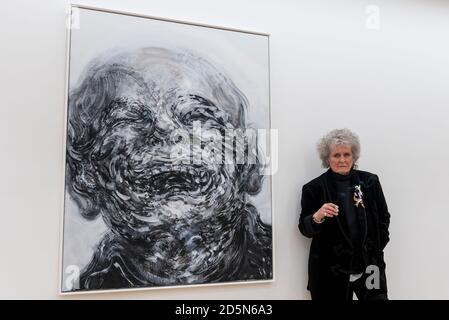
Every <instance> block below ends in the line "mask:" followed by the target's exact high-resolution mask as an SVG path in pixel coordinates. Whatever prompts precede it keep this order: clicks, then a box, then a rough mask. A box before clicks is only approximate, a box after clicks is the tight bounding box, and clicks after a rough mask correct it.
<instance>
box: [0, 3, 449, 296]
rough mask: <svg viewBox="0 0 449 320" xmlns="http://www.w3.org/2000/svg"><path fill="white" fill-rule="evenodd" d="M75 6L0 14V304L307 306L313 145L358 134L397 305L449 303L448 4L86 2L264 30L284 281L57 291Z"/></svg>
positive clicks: (315, 171) (23, 6)
mask: <svg viewBox="0 0 449 320" xmlns="http://www.w3.org/2000/svg"><path fill="white" fill-rule="evenodd" d="M69 3H70V2H69V1H61V0H41V1H31V0H28V1H20V0H17V1H16V0H15V1H12V0H10V1H3V2H2V7H1V11H0V14H1V17H0V40H1V50H0V87H1V91H0V106H1V107H0V150H1V157H0V167H1V171H0V182H1V183H0V212H1V223H0V252H1V259H0V298H1V299H16V298H25V299H28V298H38V299H58V298H63V299H68V298H95V299H99V298H108V299H109V298H111V299H115V298H117V299H119V298H120V299H123V298H125V299H127V298H137V299H309V294H308V292H307V290H306V289H305V288H306V281H307V274H306V270H307V259H308V249H309V244H310V241H309V240H308V239H305V238H304V237H302V236H301V235H300V234H299V232H298V229H297V220H298V215H299V211H300V205H299V200H300V196H301V194H300V191H301V186H302V185H303V184H304V183H306V182H308V181H309V180H310V179H312V178H314V177H315V176H317V175H319V174H320V173H321V172H323V169H321V168H320V162H319V159H318V156H317V154H316V151H315V144H316V141H317V140H318V138H319V137H320V136H321V135H323V134H324V133H325V132H327V131H329V130H330V129H333V128H341V127H348V128H351V129H353V130H354V131H356V132H357V133H358V134H359V136H360V138H361V141H362V157H361V160H360V169H362V170H367V171H371V172H374V173H377V174H378V175H379V176H380V179H381V182H382V185H383V188H384V193H385V195H386V198H387V201H388V204H389V207H390V212H391V215H392V220H391V242H390V244H389V245H388V246H387V249H386V260H387V276H388V281H389V291H390V298H392V299H449V273H448V272H447V265H448V264H449V250H448V249H447V248H446V246H447V244H449V232H447V230H446V226H447V225H448V224H449V209H448V205H447V199H448V197H449V184H448V181H449V168H448V164H447V159H448V158H449V90H448V89H449V88H448V86H449V44H448V41H447V35H448V32H449V2H448V1H444V0H426V1H422V0H421V1H419V0H397V1H388V0H370V1H364V0H341V1H334V0H322V1H312V0H307V1H306V0H291V1H286V0H285V1H274V0H257V1H256V0H248V1H237V0H227V1H220V2H219V1H206V0H191V1H181V0H164V1H159V0H158V1H138V0H129V1H126V2H125V1H118V0H117V1H112V0H97V1H94V0H91V1H87V0H85V1H82V0H80V1H78V2H76V3H77V4H82V5H89V6H95V7H101V8H107V9H113V10H120V11H127V12H133V13H138V14H144V15H150V16H158V17H163V18H169V19H177V20H183V21H191V22H197V23H203V24H211V25H218V26H224V27H228V28H235V29H244V30H253V31H258V32H263V33H269V34H270V55H271V58H270V63H271V111H272V127H273V128H274V129H278V130H279V144H278V158H279V160H278V162H279V164H278V171H277V172H276V174H275V175H274V176H273V191H274V196H273V200H274V212H273V213H274V217H275V226H274V235H275V281H274V282H272V283H259V284H246V285H220V286H206V287H194V288H179V289H157V290H145V291H138V292H126V293H123V292H122V293H107V294H84V295H76V296H73V295H72V296H63V297H62V296H59V295H58V279H59V270H58V269H59V253H60V219H61V217H62V212H61V208H62V195H63V189H62V186H63V181H62V180H63V140H64V128H63V123H64V108H65V103H64V102H65V101H64V99H65V79H66V74H65V72H66V69H65V67H66V50H67V47H66V44H67V30H66V20H67V7H68V5H69Z"/></svg>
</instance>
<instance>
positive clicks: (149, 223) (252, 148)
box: [61, 7, 273, 293]
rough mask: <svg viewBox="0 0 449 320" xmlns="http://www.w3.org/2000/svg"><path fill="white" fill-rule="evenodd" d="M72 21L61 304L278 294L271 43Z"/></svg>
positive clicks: (115, 21) (99, 20)
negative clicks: (99, 294) (166, 294)
mask: <svg viewBox="0 0 449 320" xmlns="http://www.w3.org/2000/svg"><path fill="white" fill-rule="evenodd" d="M72 9H73V12H74V14H73V15H72V18H73V19H77V20H76V23H75V24H72V28H71V31H70V47H69V48H70V49H69V79H68V104H67V124H66V129H67V130H66V149H65V157H66V161H65V168H66V170H65V201H64V219H63V245H62V263H61V268H62V270H61V292H64V293H68V292H83V291H94V290H95V291H96V290H117V289H139V288H158V287H174V286H185V285H204V284H216V283H223V284H224V283H244V282H250V281H267V280H272V278H273V253H272V249H273V248H272V213H271V210H272V208H271V177H270V175H267V174H266V172H265V171H264V169H266V166H267V165H268V164H267V163H268V162H267V158H268V154H269V146H267V143H265V140H264V139H262V138H261V137H262V135H261V133H264V131H265V133H266V132H268V130H269V129H270V106H269V60H268V59H269V57H268V36H266V35H261V34H255V33H247V32H241V31H233V30H225V29H220V28H215V27H207V26H199V25H194V24H187V23H180V22H173V21H166V20H161V19H154V18H147V17H140V16H135V15H128V14H120V13H116V12H106V11H102V10H95V9H89V8H79V7H73V8H72Z"/></svg>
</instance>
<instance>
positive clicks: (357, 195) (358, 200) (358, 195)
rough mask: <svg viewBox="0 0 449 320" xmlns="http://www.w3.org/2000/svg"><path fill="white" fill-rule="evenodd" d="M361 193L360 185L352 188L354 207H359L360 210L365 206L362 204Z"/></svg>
mask: <svg viewBox="0 0 449 320" xmlns="http://www.w3.org/2000/svg"><path fill="white" fill-rule="evenodd" d="M362 196H363V192H362V189H361V188H360V185H357V186H355V187H354V197H353V199H354V205H355V206H356V207H357V208H358V207H359V205H361V206H362V208H365V204H364V203H363V198H362Z"/></svg>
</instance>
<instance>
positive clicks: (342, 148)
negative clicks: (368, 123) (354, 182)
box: [328, 144, 354, 175]
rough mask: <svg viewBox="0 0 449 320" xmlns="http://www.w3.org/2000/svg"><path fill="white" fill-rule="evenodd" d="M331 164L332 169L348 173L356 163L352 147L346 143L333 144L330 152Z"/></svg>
mask: <svg viewBox="0 0 449 320" xmlns="http://www.w3.org/2000/svg"><path fill="white" fill-rule="evenodd" d="M328 161H329V166H330V167H331V169H332V171H334V172H336V173H339V174H343V175H346V174H348V173H349V171H351V168H352V166H353V164H354V158H353V157H352V150H351V147H349V146H346V145H341V144H338V145H332V146H331V147H330V154H329V159H328Z"/></svg>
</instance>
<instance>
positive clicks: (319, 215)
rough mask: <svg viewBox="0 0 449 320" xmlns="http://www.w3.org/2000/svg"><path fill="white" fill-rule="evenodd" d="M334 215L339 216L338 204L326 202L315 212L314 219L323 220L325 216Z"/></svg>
mask: <svg viewBox="0 0 449 320" xmlns="http://www.w3.org/2000/svg"><path fill="white" fill-rule="evenodd" d="M334 216H338V206H337V205H336V204H334V203H325V204H323V206H322V207H321V208H320V209H319V210H318V211H317V212H315V213H314V214H313V219H314V220H315V221H321V220H323V219H325V218H333V217H334Z"/></svg>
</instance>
